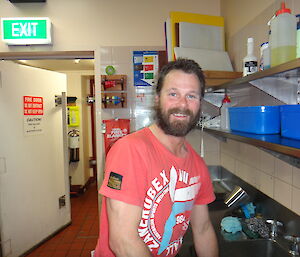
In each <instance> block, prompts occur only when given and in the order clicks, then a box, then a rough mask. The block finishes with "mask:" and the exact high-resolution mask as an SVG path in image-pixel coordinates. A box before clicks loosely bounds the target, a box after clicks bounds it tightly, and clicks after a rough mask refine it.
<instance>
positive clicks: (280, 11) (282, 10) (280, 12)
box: [276, 2, 291, 16]
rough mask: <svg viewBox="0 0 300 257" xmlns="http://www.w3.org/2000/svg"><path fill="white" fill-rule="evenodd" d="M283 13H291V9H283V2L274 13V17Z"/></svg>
mask: <svg viewBox="0 0 300 257" xmlns="http://www.w3.org/2000/svg"><path fill="white" fill-rule="evenodd" d="M283 13H291V9H288V8H285V2H282V3H281V9H279V10H278V11H277V12H276V16H278V15H279V14H283Z"/></svg>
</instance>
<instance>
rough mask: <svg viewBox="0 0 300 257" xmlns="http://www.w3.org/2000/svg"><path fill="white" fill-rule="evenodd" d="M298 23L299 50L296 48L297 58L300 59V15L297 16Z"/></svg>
mask: <svg viewBox="0 0 300 257" xmlns="http://www.w3.org/2000/svg"><path fill="white" fill-rule="evenodd" d="M296 17H297V19H298V21H297V35H296V37H297V39H296V42H297V48H296V58H300V14H297V15H296Z"/></svg>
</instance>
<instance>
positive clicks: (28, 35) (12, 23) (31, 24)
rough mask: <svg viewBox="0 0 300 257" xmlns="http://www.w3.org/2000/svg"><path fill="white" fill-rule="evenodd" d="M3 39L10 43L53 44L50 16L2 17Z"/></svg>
mask: <svg viewBox="0 0 300 257" xmlns="http://www.w3.org/2000/svg"><path fill="white" fill-rule="evenodd" d="M1 28H2V41H4V42H5V43H6V44H8V45H40V44H51V22H50V20H49V19H48V18H2V19H1Z"/></svg>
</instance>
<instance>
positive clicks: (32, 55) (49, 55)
mask: <svg viewBox="0 0 300 257" xmlns="http://www.w3.org/2000/svg"><path fill="white" fill-rule="evenodd" d="M41 59H94V51H52V52H51V51H49V52H0V60H41Z"/></svg>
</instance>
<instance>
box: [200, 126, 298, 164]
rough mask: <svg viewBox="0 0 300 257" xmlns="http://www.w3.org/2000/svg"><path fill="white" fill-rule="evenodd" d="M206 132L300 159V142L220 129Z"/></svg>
mask: <svg viewBox="0 0 300 257" xmlns="http://www.w3.org/2000/svg"><path fill="white" fill-rule="evenodd" d="M204 131H205V132H207V133H209V134H212V135H215V136H220V137H225V138H229V139H233V140H236V141H239V142H243V143H247V144H250V145H253V146H257V147H263V148H265V149H268V150H271V151H275V152H277V153H281V154H285V155H289V156H293V157H297V158H300V140H294V139H289V138H284V137H281V136H280V135H278V134H274V135H256V134H250V133H244V132H238V131H225V130H220V129H215V128H214V129H212V128H204Z"/></svg>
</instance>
